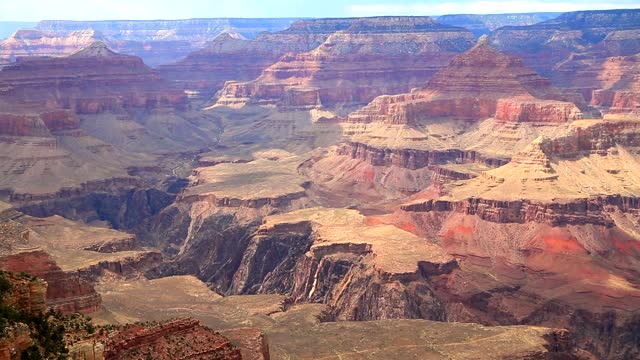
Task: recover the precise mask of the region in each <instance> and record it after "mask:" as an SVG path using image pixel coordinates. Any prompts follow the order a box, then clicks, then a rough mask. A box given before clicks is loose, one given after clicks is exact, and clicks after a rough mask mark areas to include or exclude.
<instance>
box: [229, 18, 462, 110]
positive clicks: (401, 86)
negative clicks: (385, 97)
mask: <svg viewBox="0 0 640 360" xmlns="http://www.w3.org/2000/svg"><path fill="white" fill-rule="evenodd" d="M471 41H472V35H471V33H469V32H468V31H465V30H463V29H461V28H456V27H451V26H446V25H441V24H438V23H437V22H435V21H434V20H433V19H431V18H428V17H414V18H402V17H381V18H362V19H357V20H354V21H353V24H351V26H349V27H348V28H347V29H345V30H343V31H338V32H336V33H334V34H333V35H331V36H329V37H328V38H327V40H326V41H325V42H324V43H323V44H322V45H320V46H319V47H318V48H317V49H315V50H313V51H310V52H307V53H301V54H297V55H287V56H285V57H283V58H282V59H280V61H279V62H277V63H275V64H273V65H272V66H270V67H269V68H267V69H266V70H265V71H264V72H263V73H262V75H260V77H258V78H257V79H255V80H253V81H250V82H245V83H241V82H230V83H227V84H226V85H225V88H224V89H223V90H222V91H221V97H220V99H219V100H218V103H217V104H218V105H234V104H244V103H247V102H249V103H257V104H278V105H282V106H291V107H326V108H334V107H340V106H353V105H354V104H363V103H367V102H369V101H370V100H371V99H373V98H374V97H376V96H378V95H382V94H393V93H402V92H406V91H409V90H410V89H411V88H413V87H416V86H421V85H423V84H424V83H425V82H426V80H428V79H429V78H430V77H431V76H432V75H433V74H434V73H435V72H436V71H438V70H439V69H441V68H442V67H444V66H445V65H446V64H447V62H448V61H449V60H450V59H451V57H453V56H454V55H455V54H457V53H459V52H462V51H464V50H466V49H468V48H469V47H470V46H471Z"/></svg>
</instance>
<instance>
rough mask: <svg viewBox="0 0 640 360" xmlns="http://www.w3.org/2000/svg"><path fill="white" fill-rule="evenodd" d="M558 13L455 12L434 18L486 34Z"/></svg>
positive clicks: (545, 19)
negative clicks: (487, 13) (480, 13)
mask: <svg viewBox="0 0 640 360" xmlns="http://www.w3.org/2000/svg"><path fill="white" fill-rule="evenodd" d="M558 15H560V13H552V12H543V13H521V14H489V15H476V14H456V15H442V16H438V17H436V18H435V19H436V20H437V21H438V22H439V23H441V24H446V25H452V26H459V27H462V28H465V29H467V30H470V31H471V32H472V33H473V35H475V36H478V37H479V36H482V35H488V34H490V33H491V32H492V31H494V30H496V29H498V28H501V27H504V26H527V25H533V24H537V23H539V22H542V21H547V20H551V19H554V18H556V17H557V16H558Z"/></svg>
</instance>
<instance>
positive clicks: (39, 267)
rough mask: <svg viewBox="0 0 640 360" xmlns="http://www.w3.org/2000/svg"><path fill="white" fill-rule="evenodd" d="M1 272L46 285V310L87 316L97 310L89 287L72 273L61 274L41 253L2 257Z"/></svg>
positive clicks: (97, 297)
mask: <svg viewBox="0 0 640 360" xmlns="http://www.w3.org/2000/svg"><path fill="white" fill-rule="evenodd" d="M0 266H1V267H2V269H3V270H6V271H12V272H17V273H20V272H25V273H29V274H31V275H33V276H37V277H39V278H42V279H44V280H45V281H46V282H47V287H46V294H47V306H48V307H50V308H52V309H54V310H56V311H61V312H62V313H64V314H73V313H76V312H80V313H91V312H94V311H97V310H98V308H99V307H100V295H99V294H98V293H97V292H96V291H95V289H94V288H93V285H92V284H91V283H90V282H89V281H88V280H86V279H84V278H82V277H81V276H80V275H79V274H77V273H75V272H65V271H63V270H62V269H61V268H60V267H59V266H57V265H56V263H55V262H54V261H53V260H52V259H51V258H50V257H49V255H48V254H46V253H44V252H42V251H33V252H27V253H19V254H15V255H9V256H5V257H2V261H1V263H0Z"/></svg>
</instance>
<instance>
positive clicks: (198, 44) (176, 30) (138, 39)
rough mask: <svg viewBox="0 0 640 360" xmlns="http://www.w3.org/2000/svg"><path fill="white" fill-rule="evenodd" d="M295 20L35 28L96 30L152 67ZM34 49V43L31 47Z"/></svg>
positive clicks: (62, 33)
mask: <svg viewBox="0 0 640 360" xmlns="http://www.w3.org/2000/svg"><path fill="white" fill-rule="evenodd" d="M295 20H296V19H290V18H278V19H188V20H157V21H153V20H151V21H126V20H114V21H59V20H54V21H41V22H39V23H38V24H37V26H36V30H39V31H42V32H45V33H49V34H54V35H55V36H57V37H61V38H63V37H68V36H70V35H71V34H73V33H74V32H77V31H87V30H88V29H93V30H95V31H97V32H99V33H100V34H102V36H103V38H104V41H106V42H107V44H108V45H109V47H110V48H112V49H114V50H116V51H117V52H119V53H122V54H127V55H134V56H138V57H140V58H142V59H143V60H144V62H145V64H147V65H149V66H153V67H155V66H158V65H161V64H170V63H173V62H175V61H178V60H180V59H181V58H183V57H185V56H187V55H188V54H189V53H191V52H193V51H197V50H200V49H201V48H203V47H204V46H205V45H206V44H207V43H208V42H209V41H211V39H214V38H215V37H216V36H218V35H220V34H222V33H224V32H233V33H238V34H240V35H241V36H242V37H245V38H253V37H255V36H257V35H258V34H260V33H262V32H265V31H267V32H274V31H279V30H283V29H286V28H287V27H288V26H289V25H290V24H291V23H293V22H294V21H295ZM29 48H30V49H33V48H34V47H33V46H30V47H29Z"/></svg>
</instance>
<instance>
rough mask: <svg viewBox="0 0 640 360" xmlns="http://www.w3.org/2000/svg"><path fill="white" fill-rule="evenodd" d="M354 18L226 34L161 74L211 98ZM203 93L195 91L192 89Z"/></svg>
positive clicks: (313, 45)
mask: <svg viewBox="0 0 640 360" xmlns="http://www.w3.org/2000/svg"><path fill="white" fill-rule="evenodd" d="M353 21H354V20H353V19H320V20H299V21H297V22H295V23H293V24H291V27H289V28H288V29H286V30H282V31H278V32H263V33H260V34H258V35H257V36H256V37H255V38H252V39H250V40H248V39H245V38H243V37H242V36H241V34H239V33H229V32H226V33H223V34H221V35H220V36H218V37H217V38H216V39H215V40H213V41H212V42H210V43H207V45H206V46H205V47H204V48H203V49H202V50H198V51H195V52H193V53H191V54H189V55H188V56H187V57H186V58H184V59H182V60H180V61H178V62H177V63H175V64H171V65H165V66H161V67H160V68H159V70H160V72H161V74H162V76H164V77H166V78H168V79H170V80H172V81H173V82H174V84H175V85H176V86H177V87H178V88H181V89H185V90H189V91H190V92H191V93H192V96H197V97H199V98H202V99H205V100H208V99H210V98H211V96H213V94H214V93H215V92H216V91H218V90H220V89H221V88H222V87H223V85H224V84H225V82H227V81H231V80H233V81H249V80H253V79H255V78H257V77H258V76H259V75H260V74H261V73H262V71H263V70H264V69H266V68H267V67H268V66H270V65H271V64H274V63H275V62H277V61H278V60H279V59H280V58H281V57H282V56H283V55H285V54H287V53H300V52H306V51H309V50H312V49H314V48H316V47H317V46H319V45H320V44H322V43H323V42H324V41H325V40H326V39H327V38H328V37H329V36H330V35H331V34H333V33H334V32H336V31H340V30H344V29H346V28H348V27H349V26H350V25H351V23H353ZM196 91H197V92H201V94H194V93H193V92H196Z"/></svg>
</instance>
